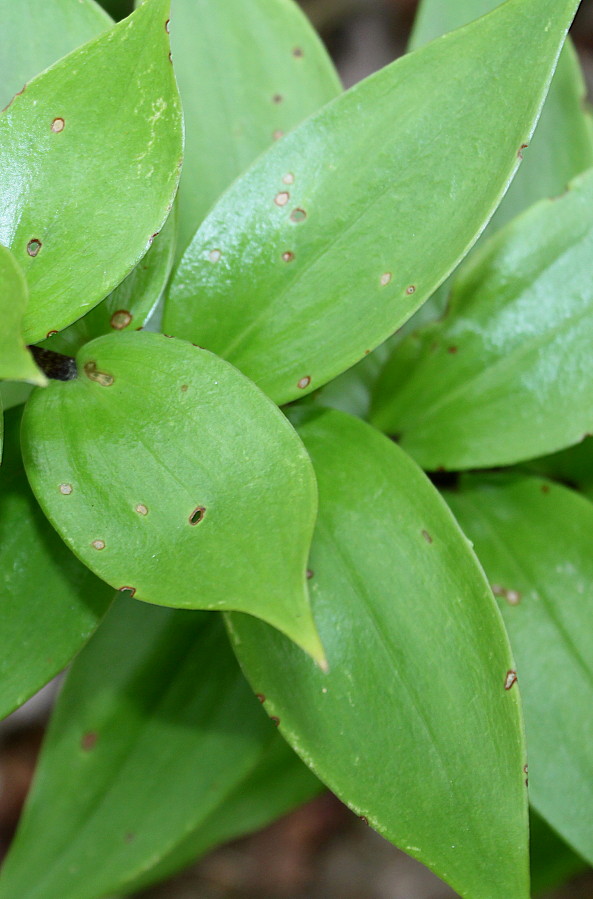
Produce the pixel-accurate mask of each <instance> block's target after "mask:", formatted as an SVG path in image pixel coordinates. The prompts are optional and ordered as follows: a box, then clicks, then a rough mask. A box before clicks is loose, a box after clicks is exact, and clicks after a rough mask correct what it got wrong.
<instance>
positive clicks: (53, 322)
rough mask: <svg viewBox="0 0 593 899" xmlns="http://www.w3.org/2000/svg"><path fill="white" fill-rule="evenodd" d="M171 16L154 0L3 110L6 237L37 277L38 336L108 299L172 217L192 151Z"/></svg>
mask: <svg viewBox="0 0 593 899" xmlns="http://www.w3.org/2000/svg"><path fill="white" fill-rule="evenodd" d="M167 17H168V0H147V2H146V3H145V4H144V5H143V6H142V7H140V9H138V10H137V12H136V13H134V15H133V16H132V17H130V18H129V19H126V20H125V21H124V22H121V23H119V24H118V25H116V26H114V28H113V29H111V30H110V31H109V32H107V34H104V35H101V36H100V37H98V38H96V39H95V40H93V41H91V42H89V43H88V44H85V45H84V46H83V47H81V48H80V49H78V50H75V51H74V52H73V53H72V54H71V55H69V56H68V57H67V58H66V59H64V60H62V61H60V62H58V63H56V65H55V66H54V67H53V68H51V69H48V70H47V71H46V72H45V73H43V74H42V75H39V76H38V77H37V78H35V79H34V80H33V81H32V82H31V83H30V84H29V85H28V86H27V89H26V90H25V91H24V93H22V94H20V95H18V96H16V97H15V99H14V100H13V102H12V103H11V105H10V106H9V107H8V108H7V109H6V110H5V111H4V113H3V114H2V116H0V181H1V183H2V190H1V194H0V241H1V242H2V243H4V244H6V245H7V246H10V247H11V249H12V250H13V252H14V254H15V256H16V258H17V261H18V263H19V265H21V267H22V268H23V271H24V272H25V275H26V277H27V281H28V283H29V290H30V301H29V306H28V309H27V313H26V315H25V324H24V329H25V335H24V336H25V339H26V340H27V342H28V343H35V342H37V341H38V340H40V339H42V338H43V337H45V336H46V334H47V333H48V332H49V331H54V330H61V329H62V328H64V327H66V326H67V325H69V324H71V323H72V322H73V321H75V320H76V319H78V318H80V317H81V316H82V315H83V314H84V313H85V312H87V311H88V310H89V309H91V308H92V307H93V306H95V305H96V304H97V303H98V302H99V301H100V300H102V299H103V298H104V297H105V296H106V295H107V294H108V293H109V292H110V291H111V290H112V289H113V288H114V287H115V286H116V285H117V284H118V283H119V282H120V281H122V279H123V278H124V277H125V275H127V274H128V272H129V271H130V270H131V269H132V268H133V266H134V265H135V264H136V263H137V262H138V261H139V259H140V258H141V257H142V256H143V255H144V253H145V252H146V250H147V248H148V246H150V243H151V240H152V236H153V235H154V233H155V232H157V231H158V230H159V229H160V227H161V225H162V224H163V222H164V220H165V219H166V217H167V214H168V211H169V209H170V205H171V203H172V200H173V196H174V193H175V190H176V186H177V180H178V174H179V173H178V167H179V164H180V159H181V149H182V133H181V113H180V107H179V97H178V94H177V88H176V85H175V79H174V76H173V70H172V66H171V64H170V62H169V58H168V56H169V39H168V35H167V33H166V29H165V22H166V20H167ZM106 85H108V89H106Z"/></svg>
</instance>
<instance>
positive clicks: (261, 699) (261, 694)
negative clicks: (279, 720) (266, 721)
mask: <svg viewBox="0 0 593 899" xmlns="http://www.w3.org/2000/svg"><path fill="white" fill-rule="evenodd" d="M255 695H256V697H257V698H258V699H259V701H260V702H261V703H262V705H263V704H264V702H265V701H266V697H265V695H264V694H263V693H256V694H255Z"/></svg>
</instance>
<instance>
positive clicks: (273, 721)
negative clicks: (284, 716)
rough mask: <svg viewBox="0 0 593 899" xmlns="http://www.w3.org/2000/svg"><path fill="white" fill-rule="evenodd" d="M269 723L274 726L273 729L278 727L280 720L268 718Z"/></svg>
mask: <svg viewBox="0 0 593 899" xmlns="http://www.w3.org/2000/svg"><path fill="white" fill-rule="evenodd" d="M270 721H271V722H272V724H273V725H274V727H280V718H270Z"/></svg>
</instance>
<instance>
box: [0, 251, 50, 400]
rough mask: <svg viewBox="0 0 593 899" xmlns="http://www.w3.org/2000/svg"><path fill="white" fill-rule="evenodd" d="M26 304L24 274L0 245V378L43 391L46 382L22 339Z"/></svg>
mask: <svg viewBox="0 0 593 899" xmlns="http://www.w3.org/2000/svg"><path fill="white" fill-rule="evenodd" d="M27 300H28V290H27V282H26V281H25V278H24V276H23V273H22V271H21V269H20V267H19V265H18V263H17V261H16V259H15V258H14V256H13V255H12V253H11V252H10V250H8V249H7V248H6V247H3V246H2V244H0V321H1V322H2V328H1V330H0V378H2V379H5V380H7V381H28V382H29V383H30V384H38V385H39V386H41V387H43V386H45V384H47V378H46V377H45V375H44V374H43V372H42V371H41V370H40V369H39V368H37V366H36V364H35V362H34V360H33V357H32V355H31V353H30V352H29V350H28V349H27V347H26V346H25V342H24V340H23V337H22V333H23V332H22V324H23V316H24V314H25V309H26V307H27Z"/></svg>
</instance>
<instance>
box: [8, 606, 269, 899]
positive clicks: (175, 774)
mask: <svg viewBox="0 0 593 899" xmlns="http://www.w3.org/2000/svg"><path fill="white" fill-rule="evenodd" d="M274 738H275V733H274V730H273V728H272V727H271V726H270V724H269V722H268V721H267V720H266V718H265V716H264V715H263V714H262V713H261V709H260V708H259V707H258V703H257V700H256V699H255V697H254V696H252V695H251V694H250V690H249V688H248V686H247V684H246V683H245V680H244V678H243V676H242V675H241V672H240V671H239V667H238V665H237V663H236V660H235V659H234V657H233V654H232V652H231V650H230V647H229V646H228V642H227V640H226V637H225V634H224V628H223V626H222V622H221V621H220V619H219V617H218V616H215V615H206V614H203V613H202V614H200V613H198V612H180V611H172V610H165V609H157V608H150V607H148V606H145V605H141V604H140V603H134V602H131V601H130V600H129V599H125V600H124V599H122V600H121V601H120V602H119V603H117V604H116V605H115V606H114V608H113V610H112V612H110V614H109V616H108V617H107V618H106V620H105V622H104V623H103V625H102V626H101V628H100V629H99V630H98V632H97V634H96V636H95V638H94V639H93V640H92V641H91V643H90V644H89V646H88V647H87V648H86V649H85V650H84V651H83V652H82V653H81V654H80V656H79V657H78V659H77V660H76V662H75V663H74V666H73V668H72V671H71V672H70V675H69V676H68V679H67V681H66V683H65V685H64V689H63V691H62V693H61V695H60V698H59V700H58V704H57V706H56V709H55V712H54V715H53V717H52V721H51V724H50V728H49V732H48V735H47V739H46V742H45V745H44V748H43V751H42V755H41V758H40V761H39V767H38V771H37V776H36V779H35V783H34V786H33V790H32V793H31V795H30V797H29V800H28V802H27V806H26V808H25V812H24V815H23V818H22V822H21V825H20V827H19V830H18V832H17V836H16V838H15V841H14V843H13V846H12V849H11V851H10V853H9V856H8V858H7V860H6V863H5V867H4V871H3V875H2V877H1V878H0V896H2V897H4V899H9V897H10V899H14V897H15V896H19V897H20V899H98V897H102V896H105V895H110V894H111V893H112V892H114V891H116V890H120V889H122V888H124V887H125V885H126V882H127V881H129V880H131V879H133V878H134V877H136V876H138V875H139V874H140V873H141V872H142V871H145V870H146V868H147V867H149V866H151V865H154V864H156V863H158V862H159V860H160V859H161V858H162V857H163V856H165V855H166V854H167V852H168V851H169V850H170V848H171V847H172V846H173V845H175V844H176V843H177V842H178V841H179V839H180V838H182V837H183V836H184V835H185V834H186V833H187V832H188V831H189V830H191V829H193V828H195V827H196V825H197V824H198V823H199V822H200V821H204V820H205V819H206V818H207V817H208V816H209V815H210V814H212V813H213V812H214V810H215V809H217V808H218V806H219V804H220V803H221V802H223V801H224V799H225V798H226V796H227V795H229V794H231V793H232V791H233V789H234V788H235V786H236V785H237V784H239V783H240V782H241V781H242V780H243V779H244V778H245V776H246V775H247V774H248V772H249V771H250V770H252V769H253V768H254V767H255V765H256V764H258V762H259V760H260V758H261V755H262V752H263V751H264V750H265V748H266V747H267V746H268V745H269V744H270V742H271V741H272V740H273V739H274Z"/></svg>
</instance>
